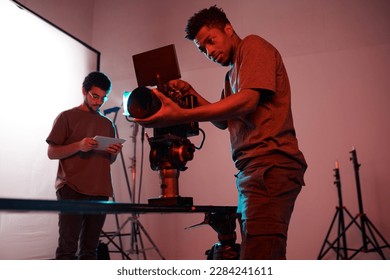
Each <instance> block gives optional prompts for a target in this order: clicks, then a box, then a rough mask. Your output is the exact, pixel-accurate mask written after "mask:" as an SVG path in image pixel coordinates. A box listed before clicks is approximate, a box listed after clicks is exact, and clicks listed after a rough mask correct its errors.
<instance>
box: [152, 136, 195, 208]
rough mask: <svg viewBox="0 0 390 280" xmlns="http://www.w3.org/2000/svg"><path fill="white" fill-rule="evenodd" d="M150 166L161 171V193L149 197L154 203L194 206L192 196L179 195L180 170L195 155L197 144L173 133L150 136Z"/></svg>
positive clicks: (183, 168) (184, 167)
mask: <svg viewBox="0 0 390 280" xmlns="http://www.w3.org/2000/svg"><path fill="white" fill-rule="evenodd" d="M149 144H150V156H149V160H150V167H151V168H152V170H156V171H158V172H159V177H160V188H161V195H160V196H159V197H158V198H152V199H149V204H154V205H181V206H192V204H193V203H192V197H186V198H185V197H181V196H179V175H180V171H184V170H186V169H187V167H186V164H187V162H188V161H190V160H192V159H193V157H194V152H195V146H194V145H193V144H192V143H191V142H190V141H189V140H188V139H187V138H182V137H178V136H175V135H171V134H166V135H162V136H155V137H153V138H149Z"/></svg>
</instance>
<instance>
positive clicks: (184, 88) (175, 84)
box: [168, 80, 192, 97]
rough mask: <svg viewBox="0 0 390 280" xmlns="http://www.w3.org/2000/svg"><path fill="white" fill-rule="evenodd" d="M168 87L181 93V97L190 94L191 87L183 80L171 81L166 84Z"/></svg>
mask: <svg viewBox="0 0 390 280" xmlns="http://www.w3.org/2000/svg"><path fill="white" fill-rule="evenodd" d="M168 85H169V87H170V88H171V89H172V90H174V91H178V92H180V93H181V95H182V97H183V96H186V95H188V94H190V91H191V89H192V86H191V85H190V84H189V83H187V82H186V81H183V80H172V81H169V83H168Z"/></svg>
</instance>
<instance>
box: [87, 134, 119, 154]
mask: <svg viewBox="0 0 390 280" xmlns="http://www.w3.org/2000/svg"><path fill="white" fill-rule="evenodd" d="M93 139H94V140H96V141H97V142H98V146H97V147H96V148H95V150H99V151H104V150H106V149H107V147H108V146H110V145H111V144H119V143H120V144H122V143H125V142H126V140H125V139H122V138H112V137H105V136H95V137H93Z"/></svg>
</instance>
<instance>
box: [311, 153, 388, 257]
mask: <svg viewBox="0 0 390 280" xmlns="http://www.w3.org/2000/svg"><path fill="white" fill-rule="evenodd" d="M351 154H352V156H351V158H350V159H351V160H352V162H353V164H354V171H355V180H356V188H357V195H358V204H359V213H358V214H357V215H356V216H355V217H353V216H352V215H351V213H350V212H349V211H348V210H347V209H346V208H345V207H344V206H343V202H342V196H341V182H340V174H339V168H338V163H336V169H335V178H336V180H335V184H336V186H337V189H338V196H339V206H338V207H336V208H337V209H336V214H335V215H334V217H333V220H332V223H331V226H330V228H329V230H328V233H327V235H326V238H325V241H324V243H323V245H322V247H321V251H320V254H319V256H318V259H323V258H324V257H325V255H326V254H327V253H328V252H329V251H330V250H334V251H335V252H336V258H337V259H346V260H347V259H349V260H350V259H353V258H354V257H355V256H356V255H357V254H359V253H361V252H364V253H369V252H376V253H378V254H379V256H380V257H381V258H382V259H384V260H385V259H386V256H385V255H384V253H383V251H382V249H385V248H390V245H389V243H388V242H387V241H386V239H385V238H384V237H383V235H382V234H381V233H380V232H379V230H378V229H377V228H376V227H375V226H374V224H373V223H372V222H371V221H370V219H369V218H368V217H367V215H366V214H365V213H364V210H363V199H362V193H361V187H360V176H359V167H360V164H359V163H358V160H357V155H356V150H355V149H353V150H352V151H351ZM344 213H346V214H347V215H348V217H349V218H350V219H351V221H350V222H349V224H348V225H347V226H345V222H344ZM337 218H339V220H338V235H337V237H336V238H335V239H334V240H333V241H330V240H329V236H330V234H331V232H332V228H333V226H334V224H335V221H336V219H337ZM359 220H360V223H359V222H358V221H359ZM354 225H355V226H356V227H357V228H358V229H359V230H360V232H361V234H362V245H361V246H360V247H359V248H357V249H356V248H348V246H347V237H346V233H347V231H348V229H350V228H351V227H352V226H354ZM378 239H379V240H380V241H381V242H383V243H384V244H383V245H380V243H379V242H378ZM326 245H328V248H326ZM325 248H326V249H325ZM349 251H352V252H353V253H352V254H351V255H350V256H348V252H349Z"/></svg>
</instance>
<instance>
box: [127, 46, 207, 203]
mask: <svg viewBox="0 0 390 280" xmlns="http://www.w3.org/2000/svg"><path fill="white" fill-rule="evenodd" d="M133 63H134V69H135V74H136V78H137V83H138V88H136V89H134V90H133V91H132V92H124V94H123V101H124V102H123V104H125V115H127V116H131V117H135V118H146V117H149V116H152V115H153V114H155V113H156V112H157V111H158V110H160V108H161V101H160V99H159V98H158V96H157V95H156V94H155V93H154V92H153V91H152V90H151V89H150V88H148V86H157V89H158V90H159V91H160V92H162V93H163V94H164V95H165V96H167V97H169V98H170V99H171V100H172V101H174V102H175V103H177V104H178V105H179V106H180V107H182V108H186V109H191V108H194V107H196V106H197V99H196V97H195V96H192V95H185V96H183V95H182V94H181V93H180V92H178V91H175V90H173V89H172V88H170V87H169V85H168V83H169V81H171V80H176V79H179V78H180V77H181V75H180V70H179V65H178V61H177V56H176V51H175V46H174V45H173V44H172V45H168V46H165V47H161V48H158V49H154V50H151V51H147V52H144V53H140V54H137V55H134V56H133ZM199 131H200V129H199V124H198V123H197V122H191V123H185V124H180V125H175V126H167V127H159V128H154V129H153V137H151V138H149V144H150V146H151V150H150V156H149V159H150V165H151V168H152V170H156V171H159V176H160V187H161V195H160V196H159V197H158V198H153V199H149V204H158V205H185V206H191V205H192V198H191V197H187V198H184V197H181V196H179V187H178V178H179V173H180V171H184V170H186V169H187V168H186V164H187V162H188V161H190V160H192V159H193V154H194V152H195V146H194V145H193V144H192V143H191V142H190V141H189V140H188V139H187V137H190V136H196V135H199Z"/></svg>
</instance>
